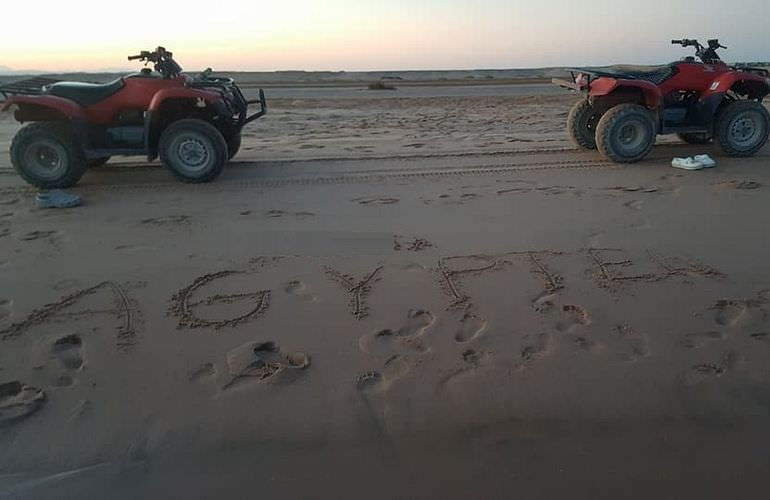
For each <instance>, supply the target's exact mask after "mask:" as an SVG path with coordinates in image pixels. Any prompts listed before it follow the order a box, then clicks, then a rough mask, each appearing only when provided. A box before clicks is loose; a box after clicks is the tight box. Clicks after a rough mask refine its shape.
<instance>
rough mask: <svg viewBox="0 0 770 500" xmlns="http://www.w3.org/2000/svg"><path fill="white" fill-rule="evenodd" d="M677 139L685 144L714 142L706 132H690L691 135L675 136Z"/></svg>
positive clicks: (712, 137)
mask: <svg viewBox="0 0 770 500" xmlns="http://www.w3.org/2000/svg"><path fill="white" fill-rule="evenodd" d="M676 136H677V137H679V138H680V139H681V140H683V141H684V142H686V143H687V144H698V145H702V144H708V143H710V142H711V141H713V140H714V136H713V135H711V134H709V133H708V132H691V133H684V134H676Z"/></svg>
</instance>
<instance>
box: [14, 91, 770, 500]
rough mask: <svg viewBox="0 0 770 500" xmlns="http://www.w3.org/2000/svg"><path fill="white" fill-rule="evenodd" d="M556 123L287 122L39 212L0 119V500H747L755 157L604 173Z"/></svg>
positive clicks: (388, 112)
mask: <svg viewBox="0 0 770 500" xmlns="http://www.w3.org/2000/svg"><path fill="white" fill-rule="evenodd" d="M571 101H572V98H570V97H569V96H566V97H564V96H550V97H545V96H542V95H540V96H538V95H532V96H505V95H503V96H467V97H464V98H463V97H412V98H393V97H381V98H379V97H376V96H372V97H364V98H347V97H341V98H337V99H331V98H326V97H322V98H316V99H314V98H312V97H305V98H302V99H296V100H289V99H283V100H282V99H277V100H276V101H275V102H272V103H271V104H272V105H271V113H270V114H269V115H268V116H267V117H266V118H265V119H264V120H262V121H260V122H259V123H258V124H255V125H253V126H251V127H250V128H249V129H248V133H247V135H246V138H245V141H244V151H243V153H242V154H241V155H239V156H238V157H237V158H236V161H234V162H233V163H232V165H231V166H229V167H228V168H227V169H226V171H225V173H224V174H223V175H222V177H221V178H220V179H219V180H218V181H217V182H216V183H213V184H209V185H202V186H189V185H183V184H180V183H177V182H176V181H174V180H173V179H172V178H171V176H170V175H169V174H168V173H166V172H165V171H164V170H163V169H162V168H159V167H158V166H157V165H155V166H153V165H145V164H142V163H138V162H137V160H118V161H117V162H116V164H115V166H113V167H109V166H108V167H103V168H98V169H93V170H92V171H90V172H88V173H87V174H86V176H85V177H84V178H83V180H82V182H81V184H80V185H79V186H78V187H77V188H76V189H73V191H74V192H77V193H78V194H80V195H82V196H83V198H84V200H85V205H84V206H82V207H78V208H75V209H69V210H59V211H55V210H38V209H36V208H34V207H33V203H32V197H33V194H34V191H33V190H32V189H30V188H29V187H28V186H26V185H25V184H24V183H23V182H22V181H21V180H19V179H18V178H17V177H16V176H15V174H13V172H12V170H11V169H10V166H9V162H8V157H7V147H8V144H9V142H10V138H11V136H12V134H13V132H14V130H15V128H16V126H15V125H14V124H13V123H12V122H11V121H10V120H9V118H8V117H7V116H6V117H3V118H1V119H0V127H1V128H0V150H2V151H0V283H1V284H2V286H0V384H2V385H0V496H3V497H6V496H7V497H9V498H105V497H109V498H255V497H259V498H513V497H526V498H591V499H595V498H608V499H616V498H645V499H648V498H694V497H698V498H725V497H728V498H763V497H765V496H767V495H768V493H769V492H770V491H769V490H770V487H768V486H767V482H766V480H765V476H766V474H765V471H764V469H765V464H766V461H767V456H768V452H767V450H768V445H769V444H770V432H768V429H769V428H770V427H768V425H767V424H768V411H769V410H770V385H768V383H769V382H770V371H768V368H767V367H768V363H770V318H769V317H768V314H769V313H770V268H769V267H768V265H767V248H768V245H769V244H770V236H768V232H767V228H768V227H770V220H768V219H769V217H770V216H768V214H767V210H766V207H767V204H768V202H769V201H770V198H769V196H770V194H768V193H769V192H768V186H769V185H770V170H768V168H767V165H768V161H770V149H768V148H766V149H765V150H764V151H762V152H761V153H760V154H759V155H758V156H756V157H754V158H750V159H743V160H737V159H728V158H723V157H721V156H719V155H718V154H716V153H715V157H716V159H717V161H718V162H719V165H718V167H717V168H715V169H712V170H708V171H701V172H682V171H678V170H675V169H672V168H671V167H670V166H669V165H668V163H669V162H670V159H671V157H673V156H682V155H690V154H694V153H696V152H702V151H704V150H705V151H707V152H713V150H712V147H710V146H709V147H706V148H702V149H695V148H693V147H692V146H687V145H683V144H679V143H676V141H674V140H672V139H667V140H665V141H663V142H664V143H663V144H661V145H659V146H658V147H657V148H656V149H655V150H654V152H653V154H652V155H651V157H650V158H649V159H648V160H646V161H644V162H642V163H640V164H638V165H635V166H617V165H613V164H610V163H608V162H606V161H604V160H603V159H602V158H601V157H599V156H598V155H597V154H595V153H590V152H581V151H577V150H575V149H574V148H573V147H572V146H571V145H570V143H569V142H568V140H567V137H566V135H565V132H564V128H563V127H564V126H563V120H564V118H565V116H566V113H567V110H568V107H569V105H570V103H571ZM418 145H419V146H418ZM116 167H117V168H116Z"/></svg>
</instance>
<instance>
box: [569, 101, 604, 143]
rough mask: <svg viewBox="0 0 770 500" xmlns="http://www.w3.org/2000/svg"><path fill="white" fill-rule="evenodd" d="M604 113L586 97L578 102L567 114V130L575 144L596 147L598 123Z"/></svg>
mask: <svg viewBox="0 0 770 500" xmlns="http://www.w3.org/2000/svg"><path fill="white" fill-rule="evenodd" d="M601 117H602V114H601V113H600V112H598V111H597V110H596V109H594V107H593V106H591V103H589V102H588V101H587V100H585V99H581V100H580V101H578V102H576V103H575V105H574V106H572V109H570V112H569V115H568V116H567V131H568V132H569V135H570V138H571V139H572V142H574V143H575V145H577V146H579V147H581V148H583V149H596V125H597V124H598V123H599V120H600V119H601Z"/></svg>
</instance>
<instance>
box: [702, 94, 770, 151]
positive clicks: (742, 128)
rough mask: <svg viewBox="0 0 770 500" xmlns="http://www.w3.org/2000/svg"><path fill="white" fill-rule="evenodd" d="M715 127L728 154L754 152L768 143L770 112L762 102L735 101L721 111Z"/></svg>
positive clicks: (718, 140)
mask: <svg viewBox="0 0 770 500" xmlns="http://www.w3.org/2000/svg"><path fill="white" fill-rule="evenodd" d="M714 131H715V132H716V139H717V143H718V144H719V147H720V148H722V151H724V152H725V153H726V154H727V155H729V156H739V157H742V156H751V155H753V154H754V153H756V152H757V151H759V150H760V149H762V147H763V146H764V145H765V143H767V139H768V135H770V114H769V113H768V112H767V108H765V106H764V105H762V103H760V102H757V101H734V102H731V103H730V104H728V105H727V106H725V107H724V108H723V109H722V110H721V111H720V112H719V114H718V115H717V120H716V124H715V127H714Z"/></svg>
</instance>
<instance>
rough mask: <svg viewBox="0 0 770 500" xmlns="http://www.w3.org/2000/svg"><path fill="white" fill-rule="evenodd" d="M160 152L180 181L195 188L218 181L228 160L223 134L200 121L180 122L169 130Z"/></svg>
mask: <svg viewBox="0 0 770 500" xmlns="http://www.w3.org/2000/svg"><path fill="white" fill-rule="evenodd" d="M158 152H159V153H160V159H161V161H162V162H163V164H164V165H166V167H167V168H168V169H169V170H170V171H171V173H172V174H174V176H175V177H176V178H177V179H179V180H180V181H182V182H188V183H193V184H197V183H202V182H211V181H213V180H214V179H216V178H217V177H218V176H219V174H221V173H222V170H223V169H224V168H225V163H227V160H228V150H227V142H226V141H225V138H224V137H222V134H221V133H220V132H219V130H217V129H216V128H215V127H214V126H213V125H211V124H210V123H208V122H205V121H203V120H197V119H184V120H179V121H177V122H174V123H172V124H171V125H169V126H168V127H166V129H165V130H164V131H163V133H162V134H161V136H160V142H159V143H158Z"/></svg>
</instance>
